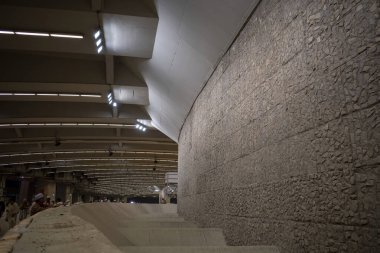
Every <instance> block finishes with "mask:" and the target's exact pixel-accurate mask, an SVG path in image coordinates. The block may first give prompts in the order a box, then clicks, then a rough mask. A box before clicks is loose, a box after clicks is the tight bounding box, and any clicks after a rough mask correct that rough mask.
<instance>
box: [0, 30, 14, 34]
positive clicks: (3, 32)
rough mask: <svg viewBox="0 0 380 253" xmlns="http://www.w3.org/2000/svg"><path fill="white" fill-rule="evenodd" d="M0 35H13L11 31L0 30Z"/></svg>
mask: <svg viewBox="0 0 380 253" xmlns="http://www.w3.org/2000/svg"><path fill="white" fill-rule="evenodd" d="M0 34H15V32H13V31H6V30H0Z"/></svg>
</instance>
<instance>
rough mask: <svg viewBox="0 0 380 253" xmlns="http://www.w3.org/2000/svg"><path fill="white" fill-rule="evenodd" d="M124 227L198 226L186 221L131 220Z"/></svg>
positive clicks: (123, 223)
mask: <svg viewBox="0 0 380 253" xmlns="http://www.w3.org/2000/svg"><path fill="white" fill-rule="evenodd" d="M121 226H122V227H130V228H132V227H133V228H196V227H197V225H195V224H194V223H190V222H186V221H156V220H152V221H147V220H130V221H123V222H122V225H121Z"/></svg>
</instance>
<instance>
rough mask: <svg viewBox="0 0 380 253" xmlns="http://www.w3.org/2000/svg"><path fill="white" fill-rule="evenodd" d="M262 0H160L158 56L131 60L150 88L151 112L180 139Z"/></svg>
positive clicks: (164, 128) (164, 129) (166, 130)
mask: <svg viewBox="0 0 380 253" xmlns="http://www.w3.org/2000/svg"><path fill="white" fill-rule="evenodd" d="M257 2H258V1H257V0H253V1H252V0H236V1H228V0H223V1H220V0H208V1H204V0H191V1H190V0H157V1H156V4H157V12H158V17H159V23H158V28H157V35H156V43H155V46H154V51H153V56H152V58H151V59H150V60H148V61H140V62H137V63H136V62H135V61H130V64H129V65H130V67H131V68H135V69H136V70H137V71H138V72H140V74H141V75H142V77H143V79H144V80H145V82H146V83H147V85H148V87H149V100H150V105H149V106H148V107H147V110H148V112H149V114H150V116H151V118H152V120H153V123H154V124H155V126H156V127H158V128H159V129H160V130H161V131H162V132H163V133H165V134H166V135H168V136H169V137H170V138H172V139H173V140H175V141H178V137H179V133H180V129H181V127H182V125H183V122H184V120H185V119H186V116H187V114H188V112H189V111H190V109H191V106H192V104H193V103H194V100H195V99H196V97H197V95H198V94H199V92H200V91H201V89H202V87H203V86H204V85H205V83H206V81H207V79H208V78H209V76H210V75H211V73H212V71H213V70H214V68H215V67H216V66H217V64H218V62H219V60H220V59H221V57H222V55H223V54H224V52H225V51H226V50H227V48H228V47H229V45H230V44H231V43H232V41H233V40H234V38H235V36H236V35H237V33H238V32H239V30H240V28H241V27H242V25H243V24H244V22H245V21H246V19H247V17H248V16H249V14H250V13H251V11H252V10H253V8H254V7H255V6H256V5H257Z"/></svg>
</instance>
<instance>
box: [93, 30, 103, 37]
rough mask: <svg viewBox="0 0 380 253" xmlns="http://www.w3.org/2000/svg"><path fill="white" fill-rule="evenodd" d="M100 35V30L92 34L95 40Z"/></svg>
mask: <svg viewBox="0 0 380 253" xmlns="http://www.w3.org/2000/svg"><path fill="white" fill-rule="evenodd" d="M100 33H101V32H100V30H97V31H96V32H95V34H94V38H95V39H97V38H99V36H100Z"/></svg>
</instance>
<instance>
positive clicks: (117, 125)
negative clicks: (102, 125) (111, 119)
mask: <svg viewBox="0 0 380 253" xmlns="http://www.w3.org/2000/svg"><path fill="white" fill-rule="evenodd" d="M109 126H116V127H122V126H123V124H109Z"/></svg>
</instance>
